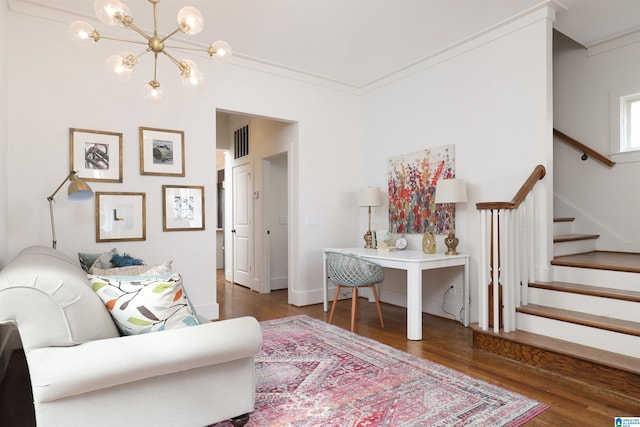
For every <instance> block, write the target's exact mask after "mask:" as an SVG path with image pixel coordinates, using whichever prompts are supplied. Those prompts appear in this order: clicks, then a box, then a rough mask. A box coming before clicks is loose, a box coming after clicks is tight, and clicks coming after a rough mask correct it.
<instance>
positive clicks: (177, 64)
mask: <svg viewBox="0 0 640 427" xmlns="http://www.w3.org/2000/svg"><path fill="white" fill-rule="evenodd" d="M162 53H164V54H165V55H166V56H167V58H169V59H170V60H171V62H173V63H174V64H176V66H177V67H178V68H179V69H180V71H182V68H183V66H182V65H181V64H180V61H178V60H177V59H176V58H174V57H173V56H171V54H170V53H169V52H167V51H166V50H163V51H162Z"/></svg>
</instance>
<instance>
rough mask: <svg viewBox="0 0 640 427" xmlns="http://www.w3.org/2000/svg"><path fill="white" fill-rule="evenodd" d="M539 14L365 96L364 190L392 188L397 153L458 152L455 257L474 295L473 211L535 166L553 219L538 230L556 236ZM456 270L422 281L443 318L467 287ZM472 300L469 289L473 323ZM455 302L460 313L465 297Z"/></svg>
mask: <svg viewBox="0 0 640 427" xmlns="http://www.w3.org/2000/svg"><path fill="white" fill-rule="evenodd" d="M543 12H544V11H540V13H536V14H533V15H532V16H528V17H526V18H524V19H522V20H520V21H518V22H514V23H513V26H511V27H509V28H502V29H499V30H497V31H495V32H492V33H491V34H488V35H487V37H481V38H479V39H475V40H472V41H470V42H469V43H468V44H466V45H465V46H462V47H461V48H460V49H459V50H458V51H457V52H452V53H448V54H446V55H443V56H442V57H438V58H433V60H432V61H431V63H430V64H424V66H423V67H422V69H418V70H414V72H413V73H412V74H410V75H408V76H407V77H406V78H404V79H402V80H399V81H395V82H390V83H389V84H387V85H386V86H383V87H381V88H379V89H377V90H374V91H372V92H370V93H368V94H366V95H365V96H363V100H362V104H363V110H364V118H363V122H364V126H363V129H364V140H365V141H367V144H368V147H367V150H365V151H364V155H363V176H362V179H361V184H363V185H377V186H380V187H382V188H386V180H387V159H388V158H389V157H391V156H397V155H400V154H405V153H411V152H415V151H418V150H421V149H424V148H430V147H438V146H442V145H448V144H454V145H455V156H456V158H455V166H456V177H457V178H462V179H464V180H465V181H466V182H467V185H468V196H469V202H468V203H466V204H459V205H457V206H456V209H457V214H456V235H457V237H459V239H460V244H459V246H458V252H461V253H468V254H470V255H471V283H472V288H473V285H474V284H476V283H477V282H478V281H480V278H479V277H478V275H477V271H478V268H479V264H478V263H479V260H480V246H479V240H480V232H479V230H478V226H479V216H478V212H477V211H476V208H475V204H476V203H477V202H489V201H509V200H511V198H512V197H513V196H514V195H515V194H516V192H517V190H518V189H519V187H520V186H521V185H522V184H523V183H524V181H525V179H526V178H527V177H528V176H529V174H530V173H531V172H532V171H533V169H534V167H535V166H536V165H538V164H542V165H545V166H547V167H548V169H549V174H548V175H547V177H545V179H544V181H542V182H541V183H540V186H541V188H542V191H540V193H541V197H540V200H539V204H540V207H541V208H542V210H543V212H542V216H543V217H546V220H547V221H546V224H542V225H541V228H539V230H538V233H539V235H541V236H547V235H549V234H550V231H549V230H547V229H546V228H547V227H550V224H551V212H550V207H551V199H550V198H551V188H552V182H553V181H552V173H551V170H550V167H549V166H550V165H551V156H552V146H551V144H552V138H551V116H550V108H551V105H550V98H551V92H550V91H551V79H550V76H551V62H550V54H549V51H548V48H550V40H551V21H550V19H548V17H547V15H546V13H543ZM543 222H545V221H543ZM387 226H388V218H387V211H386V210H385V209H375V210H374V218H373V219H372V228H376V229H378V228H386V227H387ZM409 237H410V247H411V248H414V249H418V248H420V247H421V246H420V244H421V238H422V236H420V235H411V236H409ZM442 239H443V236H439V237H438V239H437V245H438V246H437V250H438V251H439V252H442V251H444V248H445V247H444V245H443V242H442ZM541 250H542V252H543V256H542V261H540V265H539V266H538V268H539V269H540V270H545V269H548V260H549V258H548V256H549V252H550V248H549V247H548V245H546V244H545V247H543V248H542V249H541ZM460 270H461V269H460ZM460 273H461V272H460ZM460 273H458V277H455V276H451V272H437V273H430V274H429V275H428V277H426V278H425V280H426V283H427V285H426V286H425V290H424V294H425V301H424V304H425V305H426V306H427V307H430V310H433V311H435V312H437V313H438V314H441V313H442V310H441V308H440V307H439V304H438V303H441V301H442V295H443V294H444V293H445V291H446V288H447V286H448V285H449V284H451V283H452V282H453V281H457V282H458V283H460V282H461V279H460V277H459V275H460ZM392 281H395V282H399V283H402V280H400V279H399V278H398V277H396V276H394V275H392V274H388V275H387V280H385V284H383V286H382V298H383V300H384V299H385V293H386V294H387V295H389V294H391V296H390V297H389V298H392V299H396V300H397V299H399V298H400V297H399V295H396V294H399V293H400V291H401V290H400V289H398V288H397V287H396V286H394V284H393V283H388V282H392ZM476 300H477V299H476V297H475V292H472V301H474V304H473V310H472V319H473V318H475V313H474V312H475V310H476V309H477V307H476V304H475V301H476ZM447 301H449V300H447ZM456 302H457V305H455V307H456V308H457V309H459V307H460V305H461V299H460V298H458V299H457V301H456ZM448 311H452V309H451V308H449V310H448ZM455 312H456V313H457V312H458V310H456V311H455Z"/></svg>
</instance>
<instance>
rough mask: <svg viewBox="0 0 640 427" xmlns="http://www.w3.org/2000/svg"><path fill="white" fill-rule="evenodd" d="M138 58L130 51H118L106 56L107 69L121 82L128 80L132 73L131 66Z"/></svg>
mask: <svg viewBox="0 0 640 427" xmlns="http://www.w3.org/2000/svg"><path fill="white" fill-rule="evenodd" d="M137 63H138V60H137V59H136V57H135V56H134V55H133V54H132V53H131V52H120V53H118V54H115V55H111V56H110V57H109V58H107V70H109V72H110V73H111V75H112V76H113V77H114V78H115V79H116V81H119V82H123V81H126V80H129V79H130V78H131V75H132V74H133V67H134V66H135V65H136V64H137Z"/></svg>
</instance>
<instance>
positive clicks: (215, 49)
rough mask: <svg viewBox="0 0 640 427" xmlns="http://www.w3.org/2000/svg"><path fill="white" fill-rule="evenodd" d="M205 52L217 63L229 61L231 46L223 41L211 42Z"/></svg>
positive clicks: (231, 52)
mask: <svg viewBox="0 0 640 427" xmlns="http://www.w3.org/2000/svg"><path fill="white" fill-rule="evenodd" d="M207 52H209V55H210V56H211V57H212V58H213V59H215V61H216V62H219V63H224V62H227V61H229V60H230V59H231V55H232V54H233V51H232V49H231V45H229V43H227V42H226V41H224V40H218V41H217V42H213V43H212V44H211V46H210V47H209V49H208V51H207Z"/></svg>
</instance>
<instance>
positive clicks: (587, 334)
mask: <svg viewBox="0 0 640 427" xmlns="http://www.w3.org/2000/svg"><path fill="white" fill-rule="evenodd" d="M516 322H517V325H518V329H520V330H523V331H527V332H532V333H534V334H540V335H546V336H549V337H553V338H557V339H561V340H564V341H569V342H573V343H577V344H582V345H586V346H589V347H594V348H599V349H602V350H606V351H611V352H615V353H618V354H624V355H627V356H631V357H638V358H640V337H637V336H633V335H626V334H620V333H617V332H610V331H605V330H602V329H596V328H591V327H588V326H582V325H576V324H572V323H567V322H562V321H558V320H553V319H547V318H544V317H538V316H532V315H528V314H524V313H517V316H516Z"/></svg>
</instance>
